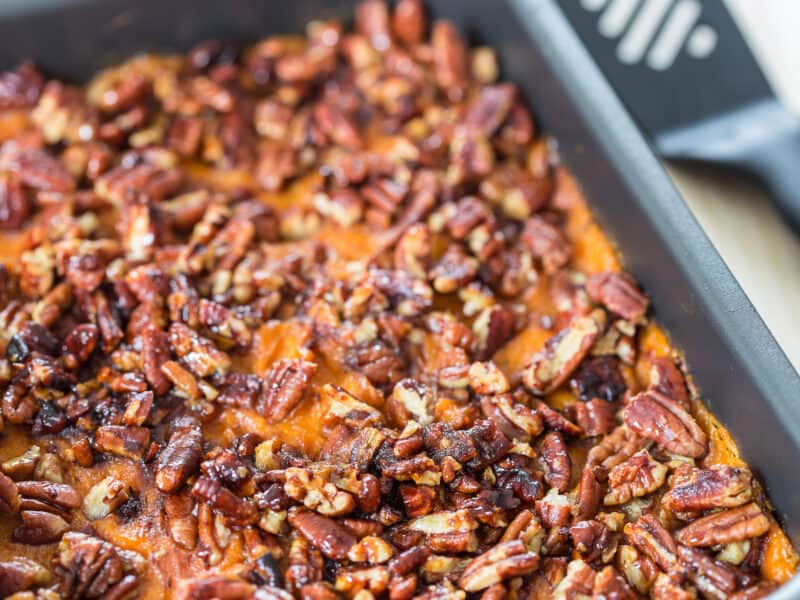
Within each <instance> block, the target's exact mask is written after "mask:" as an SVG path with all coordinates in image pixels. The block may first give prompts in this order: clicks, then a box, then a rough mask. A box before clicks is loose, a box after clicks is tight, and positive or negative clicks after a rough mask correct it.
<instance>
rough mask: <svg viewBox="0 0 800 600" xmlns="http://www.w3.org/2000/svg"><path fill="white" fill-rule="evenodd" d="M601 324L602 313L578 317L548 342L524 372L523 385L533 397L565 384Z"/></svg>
mask: <svg viewBox="0 0 800 600" xmlns="http://www.w3.org/2000/svg"><path fill="white" fill-rule="evenodd" d="M605 320H606V319H605V314H604V313H603V312H601V311H594V312H592V313H591V314H589V315H586V316H583V317H578V318H577V319H575V320H574V321H573V322H572V323H571V324H570V325H569V326H568V327H566V328H564V329H563V330H561V331H560V332H559V333H558V334H557V335H556V336H554V337H552V338H550V339H549V340H548V341H547V343H546V344H545V347H544V349H543V350H542V351H540V352H539V353H537V354H536V355H535V356H534V357H533V359H532V361H531V363H530V364H529V365H528V366H527V367H526V368H525V371H524V372H523V374H522V378H523V382H524V383H525V385H526V386H527V387H528V388H529V389H530V390H531V391H532V392H534V393H535V394H539V395H544V394H547V393H549V392H551V391H552V390H554V389H555V388H557V387H558V386H559V385H561V384H562V383H563V382H564V381H566V379H567V378H568V377H569V376H570V375H571V374H572V372H573V371H574V370H575V368H577V366H578V365H579V364H580V362H581V360H583V358H584V357H585V356H586V354H587V353H588V352H589V349H590V348H591V347H592V344H594V341H595V340H596V339H597V337H598V336H599V335H600V333H601V331H602V329H603V328H604V326H605Z"/></svg>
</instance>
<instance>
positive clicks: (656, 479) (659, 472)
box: [603, 450, 667, 505]
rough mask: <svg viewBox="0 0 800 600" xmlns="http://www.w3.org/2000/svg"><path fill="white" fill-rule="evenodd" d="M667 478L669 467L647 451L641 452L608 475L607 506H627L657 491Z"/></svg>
mask: <svg viewBox="0 0 800 600" xmlns="http://www.w3.org/2000/svg"><path fill="white" fill-rule="evenodd" d="M666 477H667V467H666V465H662V464H661V463H660V462H658V461H656V460H654V459H653V457H652V456H650V453H649V452H648V451H647V450H640V451H639V452H637V453H636V454H634V455H633V456H632V457H631V458H629V459H628V460H627V461H625V462H624V463H622V464H619V465H616V466H615V467H614V468H613V469H611V471H609V473H608V486H609V491H608V493H607V494H606V497H605V498H604V500H603V502H604V503H605V504H606V505H616V504H625V503H626V502H628V501H629V500H630V499H631V498H640V497H642V496H646V495H647V494H649V493H651V492H654V491H656V490H657V489H658V488H660V487H661V486H662V485H664V481H665V479H666Z"/></svg>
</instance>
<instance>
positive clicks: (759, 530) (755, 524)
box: [675, 502, 769, 546]
mask: <svg viewBox="0 0 800 600" xmlns="http://www.w3.org/2000/svg"><path fill="white" fill-rule="evenodd" d="M767 531H769V519H767V517H766V515H765V514H764V513H763V512H761V509H760V508H759V507H758V505H757V504H756V503H755V502H751V503H750V504H746V505H745V506H740V507H738V508H731V509H728V510H725V511H722V512H717V513H713V514H710V515H707V516H705V517H702V518H700V519H697V520H696V521H693V522H691V523H690V524H689V525H687V526H686V527H684V528H683V529H681V530H680V531H678V532H677V534H676V535H675V538H676V539H677V540H678V541H679V542H680V543H682V544H686V545H687V546H717V545H724V544H728V543H730V542H738V541H741V540H746V539H749V538H754V537H758V536H759V535H762V534H764V533H766V532H767Z"/></svg>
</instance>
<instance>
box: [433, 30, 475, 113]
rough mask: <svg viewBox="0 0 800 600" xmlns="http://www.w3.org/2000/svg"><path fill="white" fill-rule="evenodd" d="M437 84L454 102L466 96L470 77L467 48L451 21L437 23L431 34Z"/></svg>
mask: <svg viewBox="0 0 800 600" xmlns="http://www.w3.org/2000/svg"><path fill="white" fill-rule="evenodd" d="M431 46H432V48H433V66H434V75H435V77H436V83H437V84H438V85H439V87H440V88H441V89H442V90H443V91H444V93H445V94H446V95H447V97H448V98H449V99H450V100H452V101H453V102H458V101H459V100H461V98H462V97H463V95H464V92H465V90H466V86H467V81H468V77H469V59H468V56H467V47H466V45H465V44H464V40H463V38H462V37H461V34H460V33H459V32H458V29H456V27H455V26H454V25H453V24H452V23H450V22H449V21H436V22H435V23H434V24H433V31H432V32H431Z"/></svg>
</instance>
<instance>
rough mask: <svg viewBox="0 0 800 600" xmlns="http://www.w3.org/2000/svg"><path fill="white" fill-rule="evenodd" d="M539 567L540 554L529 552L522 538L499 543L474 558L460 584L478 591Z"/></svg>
mask: <svg viewBox="0 0 800 600" xmlns="http://www.w3.org/2000/svg"><path fill="white" fill-rule="evenodd" d="M537 568H539V556H538V555H537V554H534V553H533V552H528V550H527V548H525V544H523V543H522V542H521V541H520V540H512V541H510V542H503V543H502V544H498V545H497V546H495V547H494V548H492V549H491V550H489V551H487V552H484V553H483V554H481V555H480V556H478V557H477V558H475V559H473V560H472V562H470V563H469V564H468V565H467V566H466V568H465V569H464V572H463V573H462V574H461V577H460V578H459V580H458V585H459V586H460V587H461V588H462V589H464V590H466V591H467V592H477V591H478V590H483V589H486V588H488V587H490V586H492V585H494V584H496V583H500V582H501V581H505V580H506V579H510V578H512V577H519V576H521V575H527V574H528V573H532V572H533V571H535V570H536V569H537Z"/></svg>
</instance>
